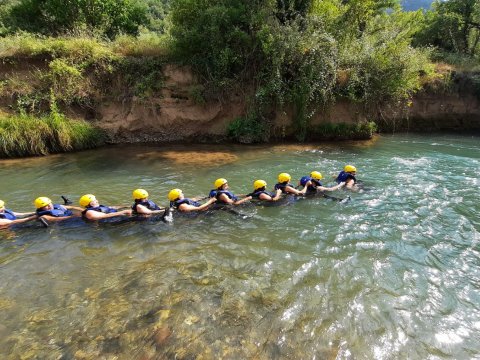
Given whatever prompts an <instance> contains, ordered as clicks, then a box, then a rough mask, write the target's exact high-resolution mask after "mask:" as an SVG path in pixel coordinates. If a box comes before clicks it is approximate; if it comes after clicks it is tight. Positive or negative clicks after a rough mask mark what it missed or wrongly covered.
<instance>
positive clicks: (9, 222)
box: [0, 215, 37, 227]
mask: <svg viewBox="0 0 480 360" xmlns="http://www.w3.org/2000/svg"><path fill="white" fill-rule="evenodd" d="M36 219H37V215H31V216H29V217H25V218H22V219H15V220H8V219H0V227H7V226H10V225H13V224H21V223H24V222H27V221H31V220H36Z"/></svg>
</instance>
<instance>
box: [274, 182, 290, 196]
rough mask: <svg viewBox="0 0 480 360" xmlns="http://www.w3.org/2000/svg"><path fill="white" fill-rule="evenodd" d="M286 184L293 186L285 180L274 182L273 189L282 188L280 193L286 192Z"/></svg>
mask: <svg viewBox="0 0 480 360" xmlns="http://www.w3.org/2000/svg"><path fill="white" fill-rule="evenodd" d="M287 186H290V187H292V188H295V186H293V185H292V184H290V183H288V182H286V183H278V184H275V187H274V189H275V190H278V189H280V190H282V193H284V194H288V192H286V191H285V188H286V187H287Z"/></svg>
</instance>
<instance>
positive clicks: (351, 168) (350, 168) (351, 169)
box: [343, 165, 357, 172]
mask: <svg viewBox="0 0 480 360" xmlns="http://www.w3.org/2000/svg"><path fill="white" fill-rule="evenodd" d="M343 171H345V172H357V168H356V167H355V166H353V165H345V168H344V169H343Z"/></svg>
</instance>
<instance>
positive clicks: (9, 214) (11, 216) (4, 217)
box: [0, 200, 37, 227]
mask: <svg viewBox="0 0 480 360" xmlns="http://www.w3.org/2000/svg"><path fill="white" fill-rule="evenodd" d="M19 216H27V217H23V218H19ZM35 219H37V215H35V213H31V212H30V213H21V212H16V211H13V210H11V209H7V208H6V207H5V202H4V201H3V200H0V227H6V226H10V225H13V224H21V223H24V222H27V221H30V220H35Z"/></svg>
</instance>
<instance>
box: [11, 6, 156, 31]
mask: <svg viewBox="0 0 480 360" xmlns="http://www.w3.org/2000/svg"><path fill="white" fill-rule="evenodd" d="M146 11H147V9H146V7H145V6H143V5H142V4H140V3H139V2H138V1H136V0H70V1H64V0H20V2H19V3H18V4H17V5H14V6H13V7H12V9H11V10H10V14H9V22H10V24H9V25H10V28H11V29H13V30H24V31H29V32H32V33H40V34H45V35H61V34H68V33H72V32H75V31H77V30H82V31H85V30H86V31H89V32H91V33H99V34H102V35H106V36H107V37H109V38H114V37H115V36H116V35H117V34H119V33H126V34H133V35H135V34H137V33H138V28H139V26H140V25H146V24H148V19H147V14H146Z"/></svg>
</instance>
